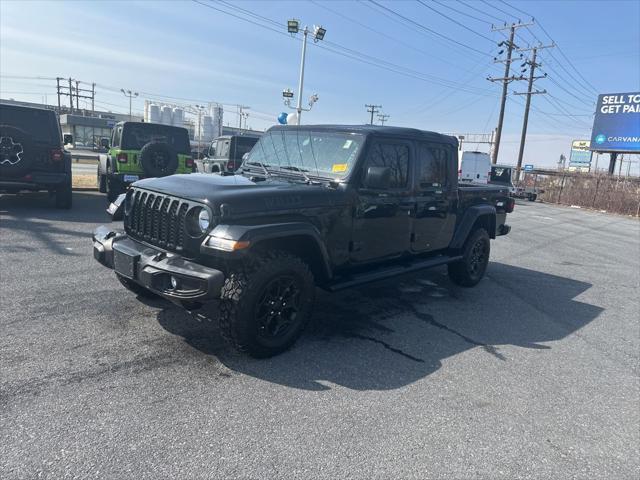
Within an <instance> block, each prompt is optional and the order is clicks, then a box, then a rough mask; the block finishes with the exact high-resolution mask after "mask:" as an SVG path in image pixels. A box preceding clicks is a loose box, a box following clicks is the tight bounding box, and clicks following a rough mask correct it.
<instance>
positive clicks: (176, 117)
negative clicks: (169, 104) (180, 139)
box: [173, 107, 184, 127]
mask: <svg viewBox="0 0 640 480" xmlns="http://www.w3.org/2000/svg"><path fill="white" fill-rule="evenodd" d="M183 124H184V110H183V109H181V108H178V107H176V108H174V109H173V125H174V126H175V127H182V126H183Z"/></svg>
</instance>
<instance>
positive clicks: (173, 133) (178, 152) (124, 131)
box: [98, 122, 195, 202]
mask: <svg viewBox="0 0 640 480" xmlns="http://www.w3.org/2000/svg"><path fill="white" fill-rule="evenodd" d="M194 170H195V166H194V163H193V158H192V157H191V146H190V142H189V132H188V131H187V129H186V128H182V127H174V126H171V125H162V124H158V123H143V122H119V123H117V124H116V125H115V126H114V128H113V133H112V136H111V145H110V146H109V151H108V152H107V154H106V155H100V163H99V164H98V188H99V189H100V191H101V192H102V193H106V194H107V198H108V199H109V201H110V202H112V201H114V200H115V199H116V198H117V197H118V195H120V194H121V193H124V191H125V190H126V188H127V186H128V185H129V184H131V183H133V182H135V181H137V180H140V179H142V178H150V177H165V176H167V175H173V174H174V173H192V172H193V171H194Z"/></svg>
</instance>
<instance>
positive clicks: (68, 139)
mask: <svg viewBox="0 0 640 480" xmlns="http://www.w3.org/2000/svg"><path fill="white" fill-rule="evenodd" d="M62 143H63V144H64V145H69V144H71V143H73V135H71V134H69V133H65V134H64V135H62Z"/></svg>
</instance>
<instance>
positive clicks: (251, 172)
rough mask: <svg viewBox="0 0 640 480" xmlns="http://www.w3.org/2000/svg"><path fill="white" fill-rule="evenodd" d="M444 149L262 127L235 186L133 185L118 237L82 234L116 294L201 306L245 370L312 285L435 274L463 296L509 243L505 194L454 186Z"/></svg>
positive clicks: (295, 324) (222, 179)
mask: <svg viewBox="0 0 640 480" xmlns="http://www.w3.org/2000/svg"><path fill="white" fill-rule="evenodd" d="M457 147H458V141H457V139H456V138H455V137H451V136H446V135H440V134H437V133H433V132H425V131H420V130H415V129H411V128H399V127H378V126H339V125H323V126H301V127H299V126H276V127H272V128H271V129H270V130H269V131H268V132H267V133H266V134H265V135H264V136H263V137H262V138H261V139H260V140H259V141H258V143H257V145H256V146H255V147H254V148H253V150H251V152H250V153H249V155H248V158H247V159H246V160H245V162H244V163H243V167H242V169H241V171H240V172H238V173H237V174H222V175H174V176H172V177H166V178H156V179H148V180H141V181H139V182H136V183H135V184H134V185H133V186H132V187H131V188H130V189H129V191H128V192H127V194H126V195H122V196H121V197H120V198H119V199H118V201H117V202H116V205H117V204H120V208H122V210H123V212H124V231H118V230H114V229H113V228H111V227H108V226H101V227H99V228H98V229H97V230H96V231H95V232H94V234H93V242H94V246H93V248H94V256H95V258H96V259H97V260H98V261H99V262H100V263H102V264H103V265H105V266H107V267H109V268H111V269H113V270H114V271H115V274H116V276H117V278H118V279H119V280H120V282H121V283H122V285H123V286H124V287H125V288H127V289H128V290H130V291H132V292H134V293H136V294H138V295H140V296H149V295H159V296H162V297H164V298H167V299H169V300H172V301H173V302H175V303H177V304H179V305H182V306H184V307H185V308H188V309H195V308H199V307H201V306H202V305H205V304H209V303H212V302H213V303H212V305H214V306H216V305H217V308H218V310H219V318H220V325H221V329H222V332H223V335H224V336H225V337H226V338H227V339H228V340H229V341H230V342H231V343H232V344H233V345H234V346H235V347H236V348H237V349H238V350H240V351H243V352H247V353H249V354H250V355H253V356H255V357H265V356H270V355H274V354H277V353H279V352H282V351H283V350H285V349H287V348H289V347H290V346H291V345H293V343H294V342H295V340H296V339H297V338H298V336H299V335H300V333H301V332H302V330H303V328H304V326H305V324H306V323H307V321H308V319H309V316H310V313H311V309H312V305H313V300H314V294H315V287H316V286H319V287H322V288H324V289H326V290H329V291H336V290H341V289H345V288H349V287H352V286H355V285H360V284H363V283H366V282H370V281H374V280H380V279H382V278H386V277H390V276H393V275H398V274H402V273H406V272H411V271H415V270H419V269H423V268H429V267H434V266H438V265H448V269H449V276H450V278H451V280H452V281H453V282H455V283H456V284H458V285H462V286H464V287H472V286H474V285H476V284H477V283H478V282H479V281H480V280H481V279H482V278H483V276H484V274H485V271H486V269H487V266H488V263H489V251H490V239H492V238H496V237H497V236H499V235H505V234H507V233H509V231H510V227H509V226H508V225H507V224H506V216H507V213H509V212H511V211H512V210H513V206H514V200H513V199H510V198H509V197H508V189H507V188H503V187H497V186H487V185H470V184H465V185H458V177H457V170H458V169H457V167H458V160H457Z"/></svg>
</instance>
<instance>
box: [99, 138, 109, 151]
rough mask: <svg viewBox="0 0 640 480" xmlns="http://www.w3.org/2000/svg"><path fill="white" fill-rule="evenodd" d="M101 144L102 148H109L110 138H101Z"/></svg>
mask: <svg viewBox="0 0 640 480" xmlns="http://www.w3.org/2000/svg"><path fill="white" fill-rule="evenodd" d="M100 146H101V147H102V148H106V149H107V150H108V149H109V139H108V138H101V139H100Z"/></svg>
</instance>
